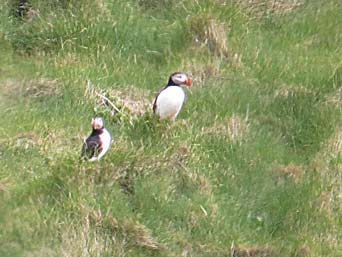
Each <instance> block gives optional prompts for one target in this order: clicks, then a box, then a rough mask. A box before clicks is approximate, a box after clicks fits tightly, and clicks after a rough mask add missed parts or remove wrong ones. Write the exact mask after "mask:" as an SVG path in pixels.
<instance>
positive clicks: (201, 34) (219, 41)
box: [188, 15, 230, 57]
mask: <svg viewBox="0 0 342 257" xmlns="http://www.w3.org/2000/svg"><path fill="white" fill-rule="evenodd" d="M188 24H189V25H188V26H189V33H190V34H191V35H192V37H193V42H194V46H196V47H200V48H202V47H206V48H208V49H209V50H210V51H211V52H212V53H213V54H215V55H216V56H220V57H229V55H230V52H229V50H228V41H227V39H228V33H229V29H228V27H227V25H226V24H225V23H223V22H220V21H218V20H216V19H214V18H211V17H209V16H207V15H200V16H194V17H191V18H190V19H189V21H188Z"/></svg>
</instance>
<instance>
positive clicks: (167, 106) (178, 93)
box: [156, 86, 185, 120]
mask: <svg viewBox="0 0 342 257" xmlns="http://www.w3.org/2000/svg"><path fill="white" fill-rule="evenodd" d="M184 100H185V93H184V91H183V89H182V88H181V87H180V86H169V87H167V88H165V89H164V90H163V91H161V92H160V94H159V95H158V98H157V102H156V104H157V108H156V113H157V114H158V115H159V117H160V119H161V120H164V119H172V120H174V119H175V118H176V117H177V115H178V113H179V111H180V110H181V108H182V105H183V103H184Z"/></svg>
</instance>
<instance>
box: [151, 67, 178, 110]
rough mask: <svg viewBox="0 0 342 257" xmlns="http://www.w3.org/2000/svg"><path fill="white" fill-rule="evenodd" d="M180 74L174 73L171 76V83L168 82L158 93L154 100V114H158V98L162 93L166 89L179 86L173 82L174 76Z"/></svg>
mask: <svg viewBox="0 0 342 257" xmlns="http://www.w3.org/2000/svg"><path fill="white" fill-rule="evenodd" d="M178 73H179V72H175V73H172V74H171V75H170V77H169V81H168V82H167V84H166V86H165V87H163V88H162V89H161V90H160V91H159V92H158V94H157V95H156V97H155V98H154V102H153V107H152V109H153V112H154V113H155V112H156V109H157V98H158V96H159V95H160V93H161V92H162V91H163V90H164V89H166V88H168V87H169V86H179V85H178V84H176V83H175V82H173V80H172V76H174V75H176V74H178Z"/></svg>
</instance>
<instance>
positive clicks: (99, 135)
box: [81, 117, 112, 161]
mask: <svg viewBox="0 0 342 257" xmlns="http://www.w3.org/2000/svg"><path fill="white" fill-rule="evenodd" d="M91 126H92V128H93V131H92V133H91V134H90V136H89V137H88V138H87V139H86V140H85V141H84V144H83V147H82V153H81V158H82V159H88V160H89V161H98V160H100V159H101V158H102V157H103V156H104V155H105V153H106V152H107V151H108V149H109V147H110V145H111V141H112V137H111V135H110V133H109V132H108V130H107V129H105V128H104V122H103V119H102V118H101V117H94V118H93V119H92V121H91Z"/></svg>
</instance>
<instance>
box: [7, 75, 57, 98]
mask: <svg viewBox="0 0 342 257" xmlns="http://www.w3.org/2000/svg"><path fill="white" fill-rule="evenodd" d="M0 87H1V90H2V94H3V95H4V96H6V97H11V98H15V99H17V97H18V95H23V96H24V97H28V98H40V97H49V96H54V95H58V94H60V92H61V91H60V83H59V82H58V81H57V80H50V79H47V78H43V77H41V78H37V79H32V80H26V81H25V80H19V81H18V80H5V81H2V82H1V85H0Z"/></svg>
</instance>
